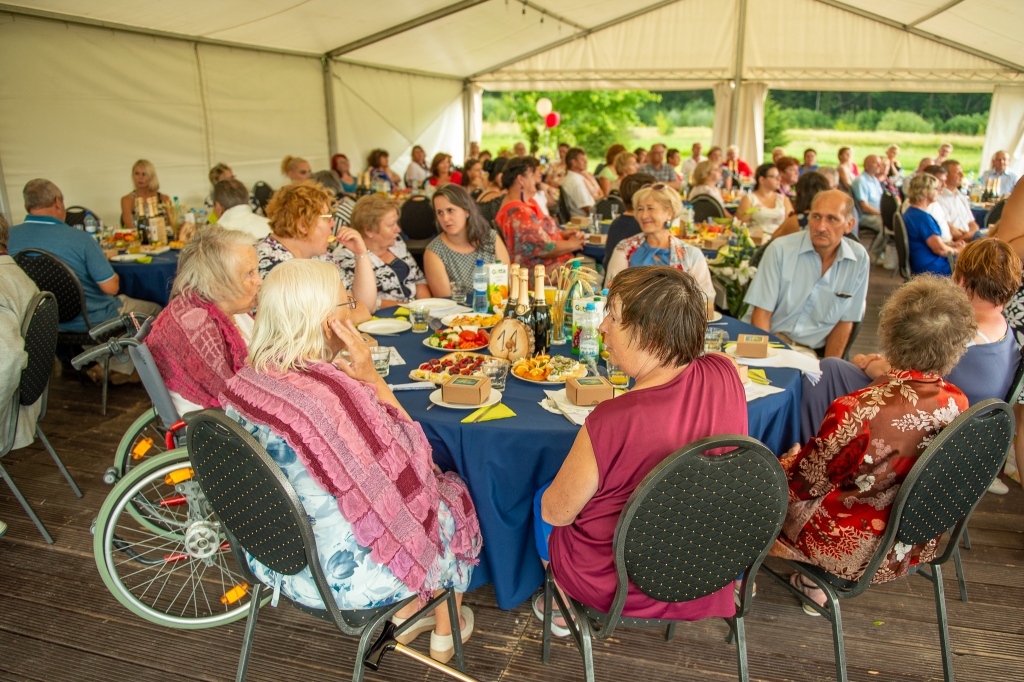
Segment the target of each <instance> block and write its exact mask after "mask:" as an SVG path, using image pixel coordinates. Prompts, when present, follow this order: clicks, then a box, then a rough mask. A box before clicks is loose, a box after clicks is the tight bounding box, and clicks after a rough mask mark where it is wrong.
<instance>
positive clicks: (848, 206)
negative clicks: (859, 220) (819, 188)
mask: <svg viewBox="0 0 1024 682" xmlns="http://www.w3.org/2000/svg"><path fill="white" fill-rule="evenodd" d="M833 194H839V195H842V197H843V217H845V218H846V219H847V220H853V219H854V218H856V217H857V213H856V210H855V209H854V203H853V197H851V196H850V195H849V194H847V193H846V192H843V191H842V190H838V189H827V190H825V191H824V192H818V193H817V194H815V195H814V199H812V200H811V209H812V210H813V209H814V205H815V204H816V203H818V202H819V201H821V200H822V199H824V198H825V197H828V196H832V195H833Z"/></svg>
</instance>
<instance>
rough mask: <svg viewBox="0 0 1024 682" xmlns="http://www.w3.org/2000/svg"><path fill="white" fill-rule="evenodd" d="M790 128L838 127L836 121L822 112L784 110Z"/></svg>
mask: <svg viewBox="0 0 1024 682" xmlns="http://www.w3.org/2000/svg"><path fill="white" fill-rule="evenodd" d="M782 112H783V114H784V115H785V117H786V124H787V127H788V128H798V129H800V130H814V129H821V128H825V129H831V128H835V127H836V122H835V119H833V118H832V117H831V116H829V115H828V114H826V113H824V112H821V111H814V110H813V109H805V108H803V107H801V108H799V109H783V110H782Z"/></svg>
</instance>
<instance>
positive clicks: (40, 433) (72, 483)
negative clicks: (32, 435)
mask: <svg viewBox="0 0 1024 682" xmlns="http://www.w3.org/2000/svg"><path fill="white" fill-rule="evenodd" d="M36 437H38V438H39V440H41V441H43V445H44V446H45V447H46V451H47V452H49V453H50V457H52V458H53V461H54V462H56V463H57V468H58V469H60V472H61V473H62V474H64V478H65V479H67V482H68V485H70V486H71V489H72V490H73V491H74V492H75V495H77V496H78V497H79V498H81V497H82V491H81V490H79V489H78V485H77V484H76V483H75V479H73V478H71V473H70V472H69V471H68V470H67V467H65V466H64V462H63V461H61V458H60V457H58V456H57V453H56V452H55V451H54V449H53V446H52V445H50V441H48V440H47V439H46V436H45V435H44V434H43V430H42V429H41V428H39V426H38V425H37V426H36Z"/></svg>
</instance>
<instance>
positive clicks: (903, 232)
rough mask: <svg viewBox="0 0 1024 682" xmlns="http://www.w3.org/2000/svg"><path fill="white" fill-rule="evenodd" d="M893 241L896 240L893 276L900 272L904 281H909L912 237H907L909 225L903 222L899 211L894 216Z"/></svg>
mask: <svg viewBox="0 0 1024 682" xmlns="http://www.w3.org/2000/svg"><path fill="white" fill-rule="evenodd" d="M892 228H893V229H892V232H893V241H894V242H896V269H895V270H893V271H892V274H893V276H894V277H895V276H896V273H897V272H898V273H900V277H902V278H903V279H904V281H907V282H909V281H910V278H911V273H910V239H909V237H907V225H906V223H904V222H903V216H902V215H900V212H899V211H896V213H895V214H894V215H893V217H892Z"/></svg>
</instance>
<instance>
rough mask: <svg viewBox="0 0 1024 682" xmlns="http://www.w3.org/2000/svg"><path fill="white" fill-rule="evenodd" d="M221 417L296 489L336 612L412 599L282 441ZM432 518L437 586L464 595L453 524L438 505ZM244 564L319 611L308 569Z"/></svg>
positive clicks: (465, 573) (465, 579) (258, 427)
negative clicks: (436, 528)
mask: <svg viewBox="0 0 1024 682" xmlns="http://www.w3.org/2000/svg"><path fill="white" fill-rule="evenodd" d="M225 414H227V416H228V417H230V418H231V419H234V420H235V421H237V422H238V423H239V424H240V425H241V426H242V428H243V429H245V430H246V431H248V432H249V433H250V434H251V435H252V437H253V438H255V439H256V441H257V442H258V443H259V444H260V445H262V446H263V447H264V448H265V449H266V451H267V454H269V455H270V456H271V458H273V460H274V462H275V463H277V465H278V466H279V467H281V471H282V472H283V473H284V475H285V478H287V479H288V482H289V483H291V485H292V488H294V489H295V493H296V494H297V495H298V496H299V499H300V500H301V501H302V506H303V508H304V509H305V510H306V515H307V516H308V517H309V522H310V524H312V526H313V535H314V536H315V537H316V549H317V553H318V554H319V556H320V565H321V566H322V567H323V570H324V577H325V578H327V583H328V584H329V585H330V587H331V592H333V593H334V599H335V601H336V602H337V603H338V608H339V609H343V610H347V609H348V610H357V609H374V608H377V607H380V606H387V605H388V604H393V603H395V602H396V601H401V600H402V599H405V598H406V597H412V596H414V595H415V592H413V591H412V590H410V589H409V588H408V587H407V586H406V585H405V584H404V583H403V582H402V581H401V580H399V579H398V578H397V577H396V576H395V574H394V573H392V572H391V569H389V568H388V567H387V566H383V565H381V564H377V563H374V562H373V560H372V559H370V548H368V547H363V546H361V545H360V544H359V543H358V542H356V538H355V535H354V533H353V532H352V524H350V523H349V522H348V521H347V520H346V519H345V517H344V516H342V514H341V511H340V510H339V509H338V500H337V498H335V497H334V496H333V495H330V494H329V493H327V492H326V491H325V490H324V489H323V488H321V487H320V485H319V484H317V482H316V481H314V480H313V478H312V477H311V476H310V475H309V473H308V472H307V471H306V467H304V466H303V465H302V461H301V460H300V459H299V457H298V455H296V454H295V451H294V450H293V449H292V448H291V446H289V445H288V443H287V442H286V441H285V439H284V438H282V437H281V436H278V435H277V434H275V433H273V432H272V431H271V430H270V428H269V427H267V426H263V425H262V424H255V423H253V422H251V421H249V420H248V419H246V418H245V417H243V416H242V415H241V414H239V413H238V412H237V411H236V410H235V409H234V408H233V407H231V406H228V407H227V408H226V410H225ZM437 518H438V522H439V524H440V527H441V544H442V545H443V547H444V556H442V557H441V559H440V562H439V566H440V568H441V578H440V581H439V586H440V587H441V588H452V587H454V589H455V591H456V592H465V591H466V589H468V587H469V581H470V578H471V577H472V575H473V566H472V565H471V564H468V563H462V562H460V561H459V560H458V559H456V558H455V554H454V553H453V552H452V550H451V547H450V543H451V539H452V536H453V535H454V534H455V520H454V519H453V517H452V514H451V512H450V511H449V510H448V507H447V506H446V505H445V503H444V502H440V503H438V509H437ZM246 559H247V560H248V563H249V568H250V570H252V572H253V575H255V576H256V577H257V578H258V579H259V581H260V582H262V583H263V584H264V585H268V586H270V587H271V588H273V587H274V585H275V583H276V581H277V580H278V579H280V581H281V594H283V595H284V596H285V597H287V598H288V599H291V600H292V601H295V602H298V603H299V604H302V605H303V606H307V607H309V608H313V609H322V608H324V604H323V601H322V600H321V599H320V593H319V592H318V591H317V589H316V583H315V582H314V581H313V574H312V573H310V571H309V567H308V566H307V567H306V568H304V569H303V570H302V571H301V572H299V573H297V574H295V575H280V574H278V573H276V572H275V571H273V570H271V569H270V568H267V567H266V566H264V565H263V564H261V563H260V562H259V561H257V560H256V559H254V558H252V557H251V556H250V555H248V554H246Z"/></svg>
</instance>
